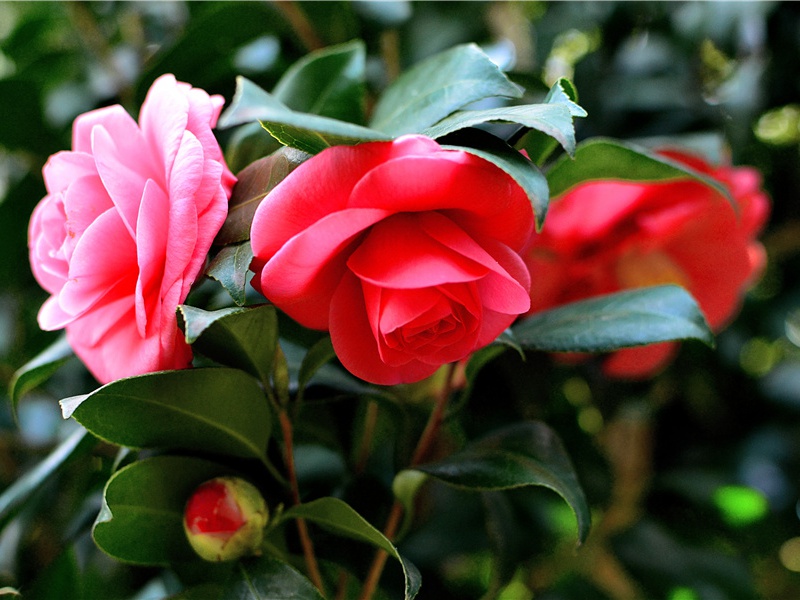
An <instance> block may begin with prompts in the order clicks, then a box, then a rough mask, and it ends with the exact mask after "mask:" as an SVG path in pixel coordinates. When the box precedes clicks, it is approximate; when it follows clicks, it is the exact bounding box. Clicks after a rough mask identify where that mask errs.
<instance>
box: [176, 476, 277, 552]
mask: <svg viewBox="0 0 800 600" xmlns="http://www.w3.org/2000/svg"><path fill="white" fill-rule="evenodd" d="M268 519H269V511H268V509H267V503H266V502H265V501H264V498H263V496H262V495H261V493H260V492H259V491H258V490H257V489H256V488H255V486H253V485H252V484H250V483H248V482H247V481H244V480H243V479H239V478H238V477H217V478H215V479H211V480H209V481H206V482H205V483H203V484H202V485H200V487H198V488H197V489H196V490H195V491H194V493H193V494H192V496H191V498H189V501H188V502H187V503H186V509H185V511H184V516H183V529H184V531H186V536H187V537H188V538H189V543H190V544H191V546H192V548H194V550H195V552H197V554H199V555H200V557H201V558H204V559H205V560H209V561H215V562H220V561H228V560H236V559H237V558H241V557H243V556H249V555H254V554H260V553H261V543H262V541H263V539H264V527H265V526H266V525H267V520H268Z"/></svg>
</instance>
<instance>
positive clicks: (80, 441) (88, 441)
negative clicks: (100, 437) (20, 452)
mask: <svg viewBox="0 0 800 600" xmlns="http://www.w3.org/2000/svg"><path fill="white" fill-rule="evenodd" d="M96 445H97V440H96V439H94V438H93V437H92V436H90V435H88V433H87V432H86V431H85V430H83V429H79V430H77V431H75V433H73V434H72V435H70V436H69V437H68V438H67V439H66V440H64V441H63V442H61V444H59V445H58V446H57V447H56V449H55V450H53V451H52V452H51V453H50V454H49V455H48V456H47V458H45V459H44V460H42V461H41V462H39V463H38V464H37V465H36V466H34V467H33V468H32V469H31V470H30V471H28V472H27V473H25V474H24V475H22V476H21V477H20V478H19V479H17V480H16V481H14V483H12V484H11V485H10V486H8V487H7V488H6V489H5V490H3V493H2V494H0V529H2V528H3V527H5V525H6V523H8V521H9V519H11V518H12V517H13V516H14V514H15V513H16V512H17V510H18V509H19V508H20V507H21V506H22V505H23V504H24V503H25V501H26V500H27V499H28V498H29V497H30V496H31V494H33V493H34V492H35V491H36V490H38V489H39V488H40V487H41V486H42V485H44V484H45V483H46V482H47V481H49V479H50V478H51V477H53V476H54V475H55V474H56V473H57V472H58V471H59V470H60V469H61V468H62V467H63V466H64V465H65V464H67V463H68V462H69V461H70V460H72V459H73V458H76V457H78V456H82V455H84V454H88V453H89V452H90V451H91V450H92V448H94V447H95V446H96Z"/></svg>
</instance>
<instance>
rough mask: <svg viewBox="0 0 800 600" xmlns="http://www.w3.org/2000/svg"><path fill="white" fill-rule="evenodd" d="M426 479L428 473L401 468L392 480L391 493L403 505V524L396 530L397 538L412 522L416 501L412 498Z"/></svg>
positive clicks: (403, 534) (404, 532)
mask: <svg viewBox="0 0 800 600" xmlns="http://www.w3.org/2000/svg"><path fill="white" fill-rule="evenodd" d="M426 481H428V475H427V474H425V473H422V472H420V471H415V470H413V469H403V470H402V471H400V472H399V473H398V474H397V475H395V477H394V479H393V480H392V493H393V494H394V497H395V498H397V499H398V500H399V501H400V503H401V504H402V505H403V509H404V510H403V524H402V525H401V526H400V530H399V531H398V532H397V536H396V537H398V538H402V537H403V536H405V534H406V532H407V531H408V530H409V529H410V528H411V525H412V524H413V522H414V513H415V512H416V510H415V509H416V503H415V502H414V499H415V498H416V497H417V492H419V490H420V488H422V486H423V484H424V483H425V482H426Z"/></svg>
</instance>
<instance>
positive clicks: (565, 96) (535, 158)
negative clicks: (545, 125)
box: [518, 77, 587, 165]
mask: <svg viewBox="0 0 800 600" xmlns="http://www.w3.org/2000/svg"><path fill="white" fill-rule="evenodd" d="M544 102H545V103H546V104H560V105H563V106H566V107H567V110H569V111H570V114H571V115H572V116H573V117H585V116H587V113H586V111H585V110H584V109H583V108H582V107H581V106H579V105H578V104H577V102H578V92H577V90H576V89H575V86H574V85H573V83H572V82H571V81H570V80H569V79H566V78H564V77H562V78H561V79H559V80H558V81H556V82H555V83H554V84H553V86H552V87H551V88H550V90H549V91H548V92H547V96H545V99H544ZM557 146H558V142H557V141H556V140H555V139H554V138H553V137H551V136H549V135H547V134H546V133H543V132H541V131H538V130H536V129H531V130H529V131H528V132H527V133H526V134H525V137H524V144H523V147H524V149H525V151H526V152H527V153H528V158H530V159H531V161H532V162H533V163H534V164H537V165H542V164H544V162H545V160H546V159H547V158H548V157H549V156H550V155H551V154H552V153H553V150H555V149H556V147H557ZM518 147H519V146H518ZM574 151H575V146H574V145H573V147H572V150H571V151H570V150H568V152H570V154H574Z"/></svg>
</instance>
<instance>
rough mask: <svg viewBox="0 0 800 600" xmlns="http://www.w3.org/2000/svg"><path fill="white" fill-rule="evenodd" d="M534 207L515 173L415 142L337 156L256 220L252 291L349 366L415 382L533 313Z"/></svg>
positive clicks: (314, 165) (298, 177)
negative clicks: (530, 252)
mask: <svg viewBox="0 0 800 600" xmlns="http://www.w3.org/2000/svg"><path fill="white" fill-rule="evenodd" d="M533 222H534V221H533V211H532V208H531V205H530V202H529V200H528V198H527V196H526V194H525V193H524V191H523V190H522V189H521V188H520V187H519V185H518V184H517V183H516V182H515V181H514V180H513V179H512V178H511V177H509V176H508V175H507V174H506V173H505V172H504V171H502V170H501V169H499V168H498V167H496V166H495V165H493V164H491V163H489V162H488V161H485V160H483V159H481V158H478V157H476V156H474V155H472V154H469V153H467V152H464V151H456V150H445V149H443V148H442V147H441V146H439V145H438V144H437V143H436V142H435V141H433V140H431V139H429V138H426V137H423V136H419V135H409V136H404V137H401V138H399V139H397V140H394V141H392V142H373V143H366V144H360V145H357V146H336V147H333V148H329V149H327V150H325V151H323V152H321V153H320V154H318V155H317V156H315V157H313V158H311V159H310V160H308V161H307V162H305V163H303V164H302V165H300V167H299V168H297V169H296V170H295V171H293V172H292V173H291V174H290V175H289V176H288V177H287V178H286V179H284V180H283V181H282V182H281V183H280V184H279V185H278V186H277V187H276V188H275V189H273V190H272V191H271V192H270V193H269V195H268V196H267V197H266V198H265V200H264V201H263V202H262V203H261V205H260V206H259V207H258V209H257V211H256V213H255V217H254V219H253V224H252V229H251V242H252V248H253V254H254V256H255V258H254V260H253V263H252V265H251V268H252V269H253V271H254V272H255V273H256V276H255V277H254V278H253V285H254V287H255V288H256V289H258V290H259V291H261V292H262V293H263V294H264V295H265V296H266V297H267V298H268V299H269V300H271V301H272V302H273V303H274V304H275V305H277V306H278V307H279V308H280V309H282V310H283V311H284V312H286V313H287V314H288V315H289V316H291V317H292V318H294V319H295V320H296V321H298V322H299V323H301V324H302V325H305V326H306V327H310V328H314V329H320V330H329V331H330V334H331V339H332V341H333V347H334V349H335V350H336V353H337V355H338V357H339V359H340V360H341V362H342V364H343V365H344V366H345V368H347V369H348V370H349V371H350V372H352V373H353V374H355V375H357V376H358V377H361V378H362V379H364V380H366V381H370V382H373V383H378V384H384V385H389V384H395V383H407V382H414V381H419V380H421V379H423V378H424V377H427V376H428V375H431V374H432V373H433V372H434V371H436V369H437V368H438V367H439V366H441V365H442V364H445V363H449V362H453V361H457V360H460V359H462V358H464V357H465V356H467V355H469V354H470V353H471V352H472V351H474V350H476V349H478V348H480V347H482V346H484V345H486V344H488V343H490V342H491V341H493V340H494V339H495V338H496V337H497V336H498V335H499V334H500V333H501V332H502V331H503V330H504V329H505V328H506V327H508V326H509V325H510V324H511V323H512V322H513V321H514V319H515V318H516V317H517V316H518V315H520V314H521V313H524V312H525V311H527V310H528V308H529V306H530V299H529V295H528V289H529V281H530V280H529V275H528V271H527V269H526V267H525V264H524V262H523V260H522V258H521V256H520V252H521V251H522V250H523V248H524V247H525V245H526V244H527V243H528V240H529V238H530V235H531V233H532V231H533Z"/></svg>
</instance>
